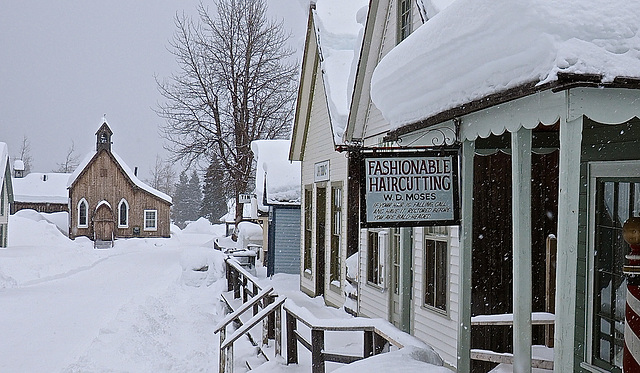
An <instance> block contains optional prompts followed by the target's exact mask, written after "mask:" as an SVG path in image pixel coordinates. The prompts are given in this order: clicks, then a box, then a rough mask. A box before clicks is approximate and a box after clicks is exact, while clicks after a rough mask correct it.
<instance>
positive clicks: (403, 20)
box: [398, 0, 412, 43]
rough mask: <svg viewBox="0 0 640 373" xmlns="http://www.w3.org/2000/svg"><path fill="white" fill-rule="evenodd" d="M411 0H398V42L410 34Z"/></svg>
mask: <svg viewBox="0 0 640 373" xmlns="http://www.w3.org/2000/svg"><path fill="white" fill-rule="evenodd" d="M411 31H412V30H411V0H398V43H400V42H401V41H403V40H404V39H406V38H407V36H409V34H411Z"/></svg>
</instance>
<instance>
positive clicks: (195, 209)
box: [185, 171, 202, 221]
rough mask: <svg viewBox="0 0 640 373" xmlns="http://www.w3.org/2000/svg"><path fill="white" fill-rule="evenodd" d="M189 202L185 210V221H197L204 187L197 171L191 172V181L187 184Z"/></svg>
mask: <svg viewBox="0 0 640 373" xmlns="http://www.w3.org/2000/svg"><path fill="white" fill-rule="evenodd" d="M186 190H187V196H186V199H187V204H186V211H185V221H195V220H198V218H199V217H200V206H201V205H202V189H201V188H200V178H199V177H198V173H197V172H196V171H193V172H191V177H190V178H189V183H188V184H187V189H186Z"/></svg>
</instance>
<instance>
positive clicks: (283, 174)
mask: <svg viewBox="0 0 640 373" xmlns="http://www.w3.org/2000/svg"><path fill="white" fill-rule="evenodd" d="M290 145H291V141H290V140H256V141H252V142H251V151H253V154H255V159H256V164H257V166H256V195H257V199H258V209H259V210H261V211H268V208H267V206H265V205H264V201H265V200H266V202H267V204H269V205H299V204H300V193H301V191H300V190H301V186H300V185H301V172H300V162H299V161H289V160H288V157H289V147H290ZM265 177H266V186H267V190H266V198H265V190H264V186H265Z"/></svg>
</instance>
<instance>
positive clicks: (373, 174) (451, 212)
mask: <svg viewBox="0 0 640 373" xmlns="http://www.w3.org/2000/svg"><path fill="white" fill-rule="evenodd" d="M364 173H365V185H364V193H365V201H366V204H365V208H366V222H365V224H367V225H368V226H385V225H388V224H391V225H398V226H402V225H407V226H416V225H423V224H424V225H434V224H443V225H445V224H455V223H456V221H457V216H458V214H457V202H458V198H457V191H458V187H457V183H458V180H457V156H456V154H452V153H448V154H444V155H434V156H408V157H402V158H401V157H398V156H390V157H382V156H378V157H371V158H365V160H364Z"/></svg>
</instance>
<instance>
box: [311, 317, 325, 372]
mask: <svg viewBox="0 0 640 373" xmlns="http://www.w3.org/2000/svg"><path fill="white" fill-rule="evenodd" d="M323 350H324V330H322V329H315V328H314V329H311V372H313V373H324V356H322V351H323Z"/></svg>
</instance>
